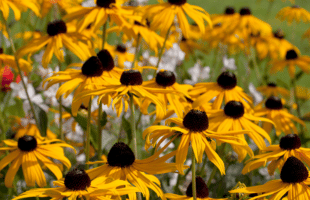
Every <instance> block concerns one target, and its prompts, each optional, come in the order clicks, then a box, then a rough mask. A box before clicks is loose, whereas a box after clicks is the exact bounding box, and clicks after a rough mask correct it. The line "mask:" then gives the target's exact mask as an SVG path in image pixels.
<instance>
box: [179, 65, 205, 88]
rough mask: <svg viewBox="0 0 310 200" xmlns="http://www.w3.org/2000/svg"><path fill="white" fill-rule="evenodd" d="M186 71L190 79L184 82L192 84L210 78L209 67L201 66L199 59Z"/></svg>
mask: <svg viewBox="0 0 310 200" xmlns="http://www.w3.org/2000/svg"><path fill="white" fill-rule="evenodd" d="M188 73H189V74H190V75H191V79H190V80H189V79H186V80H184V83H186V84H191V85H194V84H196V83H197V82H198V81H201V80H206V79H209V78H210V67H208V66H206V67H202V66H201V64H200V61H198V62H197V63H196V64H195V65H194V67H191V68H189V69H188Z"/></svg>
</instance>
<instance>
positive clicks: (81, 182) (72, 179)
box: [65, 169, 91, 190]
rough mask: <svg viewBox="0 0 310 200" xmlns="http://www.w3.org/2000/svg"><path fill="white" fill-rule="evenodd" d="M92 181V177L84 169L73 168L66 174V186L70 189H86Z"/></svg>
mask: <svg viewBox="0 0 310 200" xmlns="http://www.w3.org/2000/svg"><path fill="white" fill-rule="evenodd" d="M90 183H91V181H90V178H89V176H88V174H87V173H86V172H85V171H84V170H80V169H73V170H72V171H70V172H68V173H67V174H66V176H65V186H66V188H68V189H70V190H85V189H86V188H87V187H89V186H90Z"/></svg>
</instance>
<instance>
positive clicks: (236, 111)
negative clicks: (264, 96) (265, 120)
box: [224, 101, 244, 119]
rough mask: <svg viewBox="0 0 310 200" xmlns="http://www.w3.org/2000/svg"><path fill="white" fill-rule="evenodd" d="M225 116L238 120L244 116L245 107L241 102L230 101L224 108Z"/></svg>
mask: <svg viewBox="0 0 310 200" xmlns="http://www.w3.org/2000/svg"><path fill="white" fill-rule="evenodd" d="M224 113H225V115H227V116H229V117H232V118H234V119H238V118H240V117H242V116H243V115H244V106H243V104H242V103H241V102H240V101H229V102H228V103H227V104H226V105H225V107H224Z"/></svg>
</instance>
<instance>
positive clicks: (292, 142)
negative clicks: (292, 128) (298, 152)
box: [280, 134, 301, 150]
mask: <svg viewBox="0 0 310 200" xmlns="http://www.w3.org/2000/svg"><path fill="white" fill-rule="evenodd" d="M299 147H301V141H300V138H299V137H298V135H296V134H288V135H286V136H284V137H282V138H281V140H280V148H281V149H285V150H292V149H299Z"/></svg>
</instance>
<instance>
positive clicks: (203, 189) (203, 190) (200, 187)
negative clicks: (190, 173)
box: [186, 176, 209, 199]
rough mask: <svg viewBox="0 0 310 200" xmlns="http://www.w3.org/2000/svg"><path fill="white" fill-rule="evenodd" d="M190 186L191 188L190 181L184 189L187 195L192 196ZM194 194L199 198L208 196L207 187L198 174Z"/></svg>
mask: <svg viewBox="0 0 310 200" xmlns="http://www.w3.org/2000/svg"><path fill="white" fill-rule="evenodd" d="M192 188H193V186H192V183H190V184H189V186H188V187H187V190H186V196H187V197H193V189H192ZM196 194H197V197H198V198H201V199H204V198H207V197H208V196H209V189H208V187H207V185H206V183H205V182H204V180H203V179H202V178H201V177H199V176H197V177H196Z"/></svg>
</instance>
